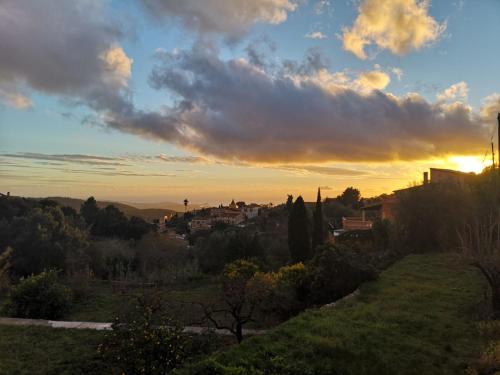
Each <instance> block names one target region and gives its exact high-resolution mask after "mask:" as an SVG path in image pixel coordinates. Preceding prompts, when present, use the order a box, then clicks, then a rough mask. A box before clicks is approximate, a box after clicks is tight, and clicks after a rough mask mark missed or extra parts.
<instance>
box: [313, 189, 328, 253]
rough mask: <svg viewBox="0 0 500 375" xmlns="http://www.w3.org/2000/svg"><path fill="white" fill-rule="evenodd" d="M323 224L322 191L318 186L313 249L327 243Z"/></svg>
mask: <svg viewBox="0 0 500 375" xmlns="http://www.w3.org/2000/svg"><path fill="white" fill-rule="evenodd" d="M324 228H325V226H324V224H323V205H322V203H321V191H320V189H319V188H318V198H317V199H316V209H315V211H314V215H313V237H312V250H313V251H315V250H316V247H317V246H320V245H323V244H324V243H325V231H324Z"/></svg>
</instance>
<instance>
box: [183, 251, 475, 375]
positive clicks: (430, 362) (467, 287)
mask: <svg viewBox="0 0 500 375" xmlns="http://www.w3.org/2000/svg"><path fill="white" fill-rule="evenodd" d="M483 287H484V284H483V280H482V279H481V277H480V275H479V274H478V273H477V272H476V271H475V270H474V269H471V268H470V267H466V266H464V265H462V264H460V263H459V262H458V260H457V259H456V258H454V257H453V256H451V255H442V254H441V255H411V256H409V257H407V258H405V259H404V260H402V261H400V262H398V263H396V264H395V265H394V266H393V267H391V268H390V269H388V270H387V271H385V272H384V273H382V275H381V277H380V279H379V280H378V281H376V282H372V283H369V284H366V285H364V286H363V287H362V288H361V295H360V297H359V298H358V299H357V300H356V301H346V302H345V303H341V304H340V305H339V306H338V307H337V308H336V309H330V310H328V309H323V310H314V311H308V312H306V313H304V314H301V315H300V316H298V317H296V318H294V319H292V320H290V321H288V322H286V323H285V324H282V325H281V326H279V327H277V328H276V329H275V330H273V332H272V333H271V334H269V335H266V336H262V337H254V338H250V339H248V340H246V341H244V342H243V343H242V345H240V346H239V347H235V348H233V349H231V350H229V351H227V352H225V353H220V354H215V355H213V356H212V357H211V358H209V359H208V360H206V361H205V362H202V363H199V364H194V365H191V367H190V368H187V369H184V370H182V371H180V373H183V374H188V373H191V374H205V373H214V374H240V375H242V374H290V375H291V374H297V375H299V374H318V375H321V374H325V375H326V374H328V375H332V374H353V375H354V374H356V375H361V374H378V375H380V374H415V375H417V374H418V375H420V374H426V375H429V374H460V373H463V372H464V371H465V369H466V368H467V366H468V364H470V363H472V362H474V361H475V359H476V358H477V357H478V355H479V352H480V350H481V346H482V344H483V340H482V339H481V338H480V337H479V336H478V334H477V326H476V319H477V311H478V306H479V304H480V303H481V302H482V301H481V300H482V295H483Z"/></svg>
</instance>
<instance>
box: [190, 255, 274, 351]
mask: <svg viewBox="0 0 500 375" xmlns="http://www.w3.org/2000/svg"><path fill="white" fill-rule="evenodd" d="M257 271H258V267H257V266H256V265H255V264H253V263H251V262H248V261H245V260H238V261H236V262H233V263H230V264H228V265H227V266H226V268H225V270H224V273H223V275H222V296H221V301H220V302H221V303H220V304H217V305H215V306H214V305H212V306H207V305H203V304H199V305H200V306H202V308H203V314H204V316H203V319H204V320H205V321H208V322H210V323H212V324H213V325H214V326H215V328H217V329H226V330H228V331H229V332H231V333H232V334H233V335H234V336H235V337H236V339H237V340H238V343H240V342H241V341H242V340H243V327H244V326H245V325H246V324H248V323H250V322H256V320H255V315H256V314H255V313H256V311H257V310H258V309H259V308H260V307H261V306H262V304H263V303H265V301H266V300H267V298H268V297H269V295H270V290H271V283H270V281H269V280H267V278H266V277H264V275H263V274H258V275H259V276H260V277H256V274H257Z"/></svg>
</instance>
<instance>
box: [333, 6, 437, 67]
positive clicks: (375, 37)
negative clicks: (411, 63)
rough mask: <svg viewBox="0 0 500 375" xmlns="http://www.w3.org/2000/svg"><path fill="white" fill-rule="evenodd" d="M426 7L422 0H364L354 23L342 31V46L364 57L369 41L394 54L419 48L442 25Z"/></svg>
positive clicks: (429, 39)
mask: <svg viewBox="0 0 500 375" xmlns="http://www.w3.org/2000/svg"><path fill="white" fill-rule="evenodd" d="M428 7H429V1H425V0H424V1H419V0H364V1H363V2H362V4H361V5H360V7H359V9H358V11H359V14H358V17H357V18H356V21H355V22H354V25H353V26H352V27H351V28H344V30H343V35H342V41H343V44H344V49H345V50H347V51H349V52H352V53H353V54H354V55H356V56H357V57H359V58H360V59H366V58H368V55H367V54H366V51H365V47H366V46H367V45H370V44H376V45H377V46H378V47H379V48H381V49H388V50H390V51H391V52H392V53H394V54H396V55H404V54H406V53H408V52H409V51H410V50H412V49H419V48H422V47H423V46H425V45H427V44H428V43H431V42H433V41H435V40H437V39H438V38H439V36H440V35H441V33H442V32H443V31H444V30H445V28H446V24H444V23H443V24H440V23H438V22H437V21H436V20H435V19H434V18H432V17H431V16H430V15H429V14H428Z"/></svg>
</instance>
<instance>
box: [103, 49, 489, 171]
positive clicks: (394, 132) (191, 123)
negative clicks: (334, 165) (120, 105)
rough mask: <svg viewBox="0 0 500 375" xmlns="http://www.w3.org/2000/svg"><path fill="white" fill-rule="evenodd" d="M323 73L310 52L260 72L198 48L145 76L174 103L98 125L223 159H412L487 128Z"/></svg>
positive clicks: (456, 113)
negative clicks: (348, 84) (338, 82)
mask: <svg viewBox="0 0 500 375" xmlns="http://www.w3.org/2000/svg"><path fill="white" fill-rule="evenodd" d="M329 77H331V74H330V73H329V72H328V71H327V70H326V69H325V62H324V61H323V60H322V59H321V56H320V55H318V54H317V53H316V54H315V53H309V54H308V56H307V59H306V61H305V62H304V63H287V64H286V66H284V67H282V69H279V70H274V71H273V72H268V71H266V70H265V69H263V68H262V67H260V66H255V65H253V64H250V63H249V62H247V61H245V60H241V59H232V60H228V61H224V60H222V59H220V57H219V55H218V52H217V50H216V49H214V48H213V46H211V47H210V48H205V46H203V45H202V44H200V43H198V44H197V45H195V46H194V47H193V49H192V50H188V51H176V52H175V53H170V54H168V53H167V54H164V55H163V56H162V58H161V62H160V63H159V64H158V65H157V66H156V67H155V69H154V70H153V72H152V74H151V77H150V81H151V84H152V86H153V87H155V88H156V89H159V90H166V91H168V92H169V93H173V94H174V95H176V97H177V104H176V105H175V106H173V107H171V108H166V109H165V110H164V111H163V112H149V113H145V112H134V113H133V115H128V116H123V115H121V114H116V113H108V117H107V118H106V122H107V125H108V126H110V127H113V128H116V129H119V130H122V131H126V132H131V133H134V134H139V135H142V136H146V137H151V138H155V139H158V138H160V139H163V140H166V141H168V142H171V143H174V144H177V145H180V146H182V147H185V148H188V149H193V150H196V151H197V152H200V153H203V154H208V155H213V156H215V157H217V158H220V159H224V160H232V161H234V160H237V161H246V162H271V163H297V162H301V163H307V162H318V161H330V160H339V161H388V160H416V159H425V158H429V157H438V156H442V155H446V154H449V153H474V152H482V150H483V149H484V144H485V143H484V142H485V141H487V139H488V134H487V133H488V131H487V129H486V128H485V127H484V126H483V124H482V120H481V118H480V117H479V115H478V114H477V113H475V112H473V111H472V110H471V108H470V107H469V106H467V105H465V104H461V103H454V104H443V103H430V102H428V101H426V100H425V99H424V98H423V97H421V96H419V95H416V94H410V95H407V96H402V97H397V96H394V95H391V94H387V93H384V92H381V91H377V90H373V91H370V92H368V93H360V92H358V91H356V90H354V89H350V88H348V87H346V86H342V85H335V84H331V82H329Z"/></svg>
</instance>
